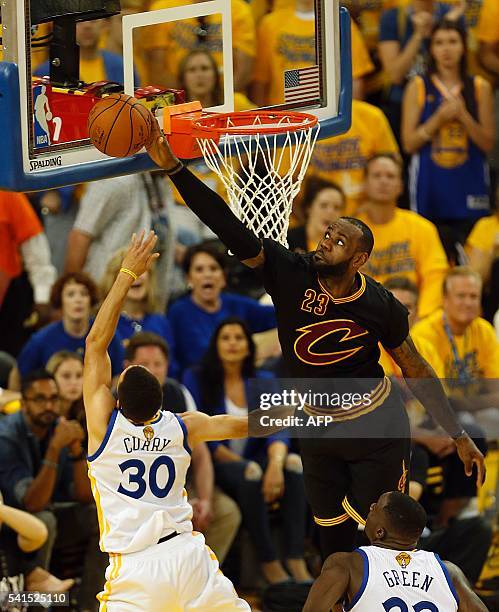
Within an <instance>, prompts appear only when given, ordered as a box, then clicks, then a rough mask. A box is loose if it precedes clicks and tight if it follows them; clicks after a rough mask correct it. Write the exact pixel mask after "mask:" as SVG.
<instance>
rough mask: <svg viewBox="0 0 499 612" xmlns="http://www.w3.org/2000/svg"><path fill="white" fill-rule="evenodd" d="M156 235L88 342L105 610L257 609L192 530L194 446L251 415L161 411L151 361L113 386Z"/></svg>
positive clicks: (130, 262)
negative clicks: (115, 345)
mask: <svg viewBox="0 0 499 612" xmlns="http://www.w3.org/2000/svg"><path fill="white" fill-rule="evenodd" d="M155 244H156V236H155V234H154V233H153V232H151V233H150V234H149V235H148V236H147V237H145V238H144V233H143V232H142V234H141V235H140V236H139V237H138V238H137V237H135V235H134V236H133V238H132V242H131V244H130V247H129V250H128V252H127V253H126V255H125V257H124V259H123V265H122V268H121V270H120V272H119V273H118V276H117V278H116V281H115V283H114V285H113V287H112V288H111V291H110V292H109V294H108V295H107V297H106V299H105V300H104V303H103V304H102V306H101V308H100V310H99V313H98V314H97V317H96V319H95V321H94V324H93V326H92V329H91V330H90V332H89V334H88V337H87V340H86V350H85V365H84V372H83V399H84V402H85V411H86V417H87V425H88V454H89V455H88V464H89V476H90V480H91V483H92V490H93V494H94V497H95V502H96V505H97V511H98V517H99V525H100V533H101V538H100V546H101V549H102V550H103V551H104V552H107V553H109V557H110V565H109V567H108V569H107V572H106V585H105V588H104V591H103V592H101V593H100V594H99V595H98V599H99V600H100V602H101V605H100V610H101V611H102V612H104V611H109V612H132V611H138V610H143V611H147V612H183V611H185V612H187V611H194V610H198V611H199V612H209V611H210V610H217V611H220V612H222V611H227V612H229V611H236V610H250V607H249V606H248V604H247V603H246V602H244V601H243V600H242V599H239V598H238V596H237V594H236V592H235V590H234V587H233V586H232V583H231V582H230V580H228V579H227V578H226V577H225V576H224V575H223V574H222V572H221V571H220V570H219V567H218V561H217V558H216V557H215V555H214V554H213V553H212V552H211V550H210V549H209V548H208V547H207V546H206V545H205V542H204V537H203V536H202V534H199V533H195V532H193V531H192V523H191V518H192V508H191V506H190V505H189V504H188V502H187V493H186V492H185V489H184V485H185V477H186V473H187V469H188V467H189V464H190V459H191V456H190V452H191V451H190V449H191V447H192V446H194V445H195V444H197V443H199V442H201V441H209V440H219V439H226V438H244V437H247V436H248V419H247V418H244V417H231V416H216V417H208V416H207V415H205V414H202V413H185V414H184V415H183V416H178V415H175V414H173V413H171V412H163V411H161V404H162V391H161V386H160V384H159V382H158V381H157V379H156V377H155V376H154V375H153V374H151V372H149V370H148V369H147V368H145V367H143V366H135V365H134V366H130V367H128V368H126V370H124V371H123V373H122V374H121V376H120V378H119V381H118V387H117V394H118V402H116V400H115V399H114V397H113V395H112V393H111V390H110V388H111V364H110V359H109V356H108V353H107V349H108V345H109V343H110V341H111V339H112V337H113V336H114V333H115V330H116V325H117V323H118V318H119V316H120V313H121V311H122V307H123V302H124V300H125V298H126V295H127V293H128V290H129V289H130V286H131V285H132V283H133V282H134V280H135V279H136V278H138V277H139V276H140V275H141V274H143V273H144V272H145V271H146V270H148V269H149V268H150V266H151V264H152V263H153V261H154V260H155V259H156V257H157V254H155V253H153V248H154V245H155Z"/></svg>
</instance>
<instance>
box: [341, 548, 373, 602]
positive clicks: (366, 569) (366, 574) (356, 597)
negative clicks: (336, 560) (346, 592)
mask: <svg viewBox="0 0 499 612" xmlns="http://www.w3.org/2000/svg"><path fill="white" fill-rule="evenodd" d="M354 552H356V553H359V555H360V556H361V557H362V560H363V561H364V575H363V576H362V583H361V585H360V588H359V590H358V591H357V593H355V595H354V597H353V598H352V601H351V602H350V603H349V604H348V605H346V606H345V607H344V609H345V610H351V609H352V608H353V607H354V606H355V605H356V604H357V603H358V601H359V599H360V598H361V597H362V595H363V594H364V591H365V590H366V586H367V581H368V580H369V559H368V557H367V555H366V553H365V552H364V551H363V550H362V549H361V548H356V549H355V550H354Z"/></svg>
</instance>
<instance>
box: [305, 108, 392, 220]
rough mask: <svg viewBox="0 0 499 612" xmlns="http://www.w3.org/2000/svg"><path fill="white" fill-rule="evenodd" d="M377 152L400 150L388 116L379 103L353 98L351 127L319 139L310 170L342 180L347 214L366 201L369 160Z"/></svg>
mask: <svg viewBox="0 0 499 612" xmlns="http://www.w3.org/2000/svg"><path fill="white" fill-rule="evenodd" d="M376 153H396V154H398V153H399V149H398V145H397V141H396V140H395V136H394V135H393V132H392V129H391V127H390V124H389V123H388V119H387V118H386V117H385V115H384V114H383V111H381V110H380V109H379V108H377V107H376V106H373V105H372V104H368V103H367V102H361V101H360V100H352V125H351V127H350V129H349V130H348V132H346V134H342V135H341V136H335V137H333V138H325V139H324V140H319V141H318V142H317V143H316V145H315V149H314V153H313V156H312V160H311V162H310V173H311V174H313V175H318V176H320V177H321V178H324V179H325V180H328V181H333V182H334V183H338V185H340V186H341V187H342V189H343V191H344V192H345V195H346V198H347V212H346V214H348V215H349V214H353V213H355V210H356V209H357V207H358V205H359V204H360V203H361V201H362V197H363V188H364V169H365V167H366V164H367V160H368V159H369V158H370V157H371V156H372V155H375V154H376Z"/></svg>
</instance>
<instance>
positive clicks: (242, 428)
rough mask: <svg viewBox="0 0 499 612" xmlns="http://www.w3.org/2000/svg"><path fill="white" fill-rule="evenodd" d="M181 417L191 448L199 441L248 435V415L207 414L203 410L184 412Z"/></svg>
mask: <svg viewBox="0 0 499 612" xmlns="http://www.w3.org/2000/svg"><path fill="white" fill-rule="evenodd" d="M182 419H183V421H184V423H185V426H186V427H187V433H188V439H189V446H190V447H191V448H192V447H193V446H195V445H196V444H199V443H200V442H212V441H214V440H232V439H234V438H247V437H248V417H236V416H230V415H228V414H221V415H219V416H208V415H207V414H204V412H185V413H184V414H182Z"/></svg>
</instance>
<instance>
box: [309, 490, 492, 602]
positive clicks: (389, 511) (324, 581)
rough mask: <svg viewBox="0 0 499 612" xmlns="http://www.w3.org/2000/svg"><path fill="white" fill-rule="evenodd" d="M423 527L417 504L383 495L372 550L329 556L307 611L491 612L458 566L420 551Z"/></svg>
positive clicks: (373, 517) (373, 520) (374, 518)
mask: <svg viewBox="0 0 499 612" xmlns="http://www.w3.org/2000/svg"><path fill="white" fill-rule="evenodd" d="M425 525H426V512H425V511H424V509H423V507H422V506H421V505H420V504H419V503H418V502H417V501H415V500H413V499H412V498H411V497H409V496H408V495H404V494H403V493H399V492H398V491H392V492H391V493H384V494H383V495H382V496H381V497H380V498H379V500H378V502H377V503H375V504H372V506H371V511H370V512H369V514H368V516H367V522H366V527H365V533H366V535H367V537H368V538H369V541H370V542H371V546H362V547H361V548H358V549H357V550H355V551H354V552H352V553H335V554H333V555H330V556H329V557H328V558H327V559H326V561H325V563H324V566H323V568H322V573H321V575H320V576H319V578H317V580H316V581H315V583H314V585H313V587H312V589H311V590H310V594H309V596H308V599H307V602H306V604H305V607H304V608H303V612H329V611H330V610H331V609H333V610H335V611H336V610H351V611H352V612H376V611H378V610H379V611H380V612H456V611H458V612H487V608H486V607H485V605H484V604H483V603H482V602H481V601H480V599H479V598H478V597H477V596H476V595H475V593H474V592H473V591H472V590H471V588H470V587H469V585H468V582H467V580H466V578H465V576H464V574H463V573H462V571H461V570H460V569H459V568H458V567H457V566H456V565H454V564H452V563H449V562H448V561H445V562H444V561H441V559H440V558H439V556H438V555H437V554H436V553H430V552H426V551H424V550H417V548H416V545H417V542H418V540H419V537H420V536H421V532H422V531H423V529H424V527H425ZM340 603H343V607H341V605H340ZM335 606H336V607H335Z"/></svg>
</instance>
